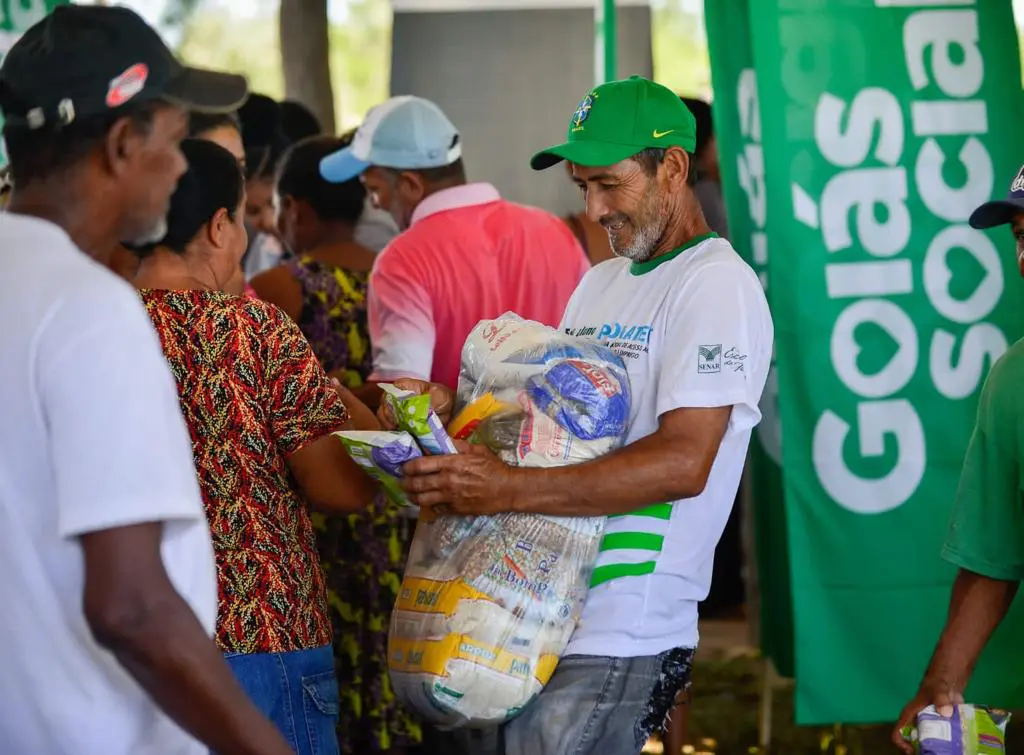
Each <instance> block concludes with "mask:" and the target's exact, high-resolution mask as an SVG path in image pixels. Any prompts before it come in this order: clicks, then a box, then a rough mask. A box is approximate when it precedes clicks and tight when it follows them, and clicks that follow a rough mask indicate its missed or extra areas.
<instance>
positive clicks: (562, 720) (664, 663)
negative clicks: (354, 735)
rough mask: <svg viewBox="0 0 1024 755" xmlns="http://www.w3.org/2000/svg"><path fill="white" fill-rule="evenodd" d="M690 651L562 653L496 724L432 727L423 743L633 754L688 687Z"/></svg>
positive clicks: (492, 751) (457, 749) (451, 754)
mask: <svg viewBox="0 0 1024 755" xmlns="http://www.w3.org/2000/svg"><path fill="white" fill-rule="evenodd" d="M693 654H694V650H693V649H692V648H675V649H673V650H667V651H665V652H664V653H660V654H659V655H651V656H644V657H640V658H609V657H603V656H601V657H598V656H589V655H568V656H565V657H564V658H562V660H561V661H559V663H558V667H557V668H556V669H555V673H554V675H553V676H552V677H551V681H550V682H548V685H547V686H546V687H545V688H544V690H543V691H542V692H541V693H540V695H539V696H538V697H537V699H536V700H534V701H533V702H532V703H530V704H529V705H528V706H526V709H525V710H524V711H523V712H522V713H521V714H519V715H518V716H517V717H516V718H514V719H512V720H511V721H509V722H508V723H507V724H505V725H504V726H503V727H501V729H483V730H470V729H459V730H455V731H451V732H436V731H435V732H431V735H432V736H431V739H436V740H437V741H436V742H431V743H430V746H431V747H432V748H433V750H435V751H439V752H444V753H445V755H456V753H457V754H458V755H639V753H640V751H641V750H642V749H643V747H644V744H645V743H646V742H647V739H648V737H650V736H651V734H653V733H654V732H656V731H660V730H662V728H663V727H664V726H665V724H666V723H667V720H668V714H669V713H670V712H671V710H672V708H673V706H674V704H675V702H676V701H677V699H678V698H679V697H680V695H681V693H683V692H684V691H685V690H686V689H687V688H688V687H689V686H690V670H691V667H692V665H693ZM424 744H425V745H427V744H428V743H427V742H424ZM425 749H426V748H425Z"/></svg>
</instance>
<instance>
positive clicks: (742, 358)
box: [723, 346, 747, 373]
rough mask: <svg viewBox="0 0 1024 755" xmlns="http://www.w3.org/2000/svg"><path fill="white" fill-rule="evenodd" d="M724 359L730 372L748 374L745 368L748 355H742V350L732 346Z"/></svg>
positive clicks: (726, 351) (727, 350)
mask: <svg viewBox="0 0 1024 755" xmlns="http://www.w3.org/2000/svg"><path fill="white" fill-rule="evenodd" d="M723 358H724V359H725V368H726V369H727V370H729V371H730V372H742V373H746V370H745V369H744V368H743V366H744V364H746V361H747V355H746V354H741V353H740V350H739V349H737V348H736V347H735V346H730V347H729V348H728V349H726V350H725V354H724V355H723Z"/></svg>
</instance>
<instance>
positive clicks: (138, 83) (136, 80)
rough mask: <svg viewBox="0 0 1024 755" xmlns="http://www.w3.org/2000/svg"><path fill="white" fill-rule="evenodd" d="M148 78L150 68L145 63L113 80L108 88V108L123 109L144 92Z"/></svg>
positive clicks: (136, 65) (134, 66)
mask: <svg viewBox="0 0 1024 755" xmlns="http://www.w3.org/2000/svg"><path fill="white" fill-rule="evenodd" d="M148 78H149V66H147V65H146V64H145V63H136V64H135V65H133V66H132V67H131V68H129V69H128V70H127V71H125V72H124V73H122V74H121V75H120V76H117V77H116V78H113V79H111V80H110V86H109V87H108V88H107V107H109V108H115V107H121V105H123V104H124V103H126V102H128V100H130V99H131V98H132V97H134V96H135V95H137V94H138V93H139V92H141V91H142V88H143V87H144V86H146V79H148Z"/></svg>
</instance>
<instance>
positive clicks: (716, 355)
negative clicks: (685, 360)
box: [697, 343, 722, 374]
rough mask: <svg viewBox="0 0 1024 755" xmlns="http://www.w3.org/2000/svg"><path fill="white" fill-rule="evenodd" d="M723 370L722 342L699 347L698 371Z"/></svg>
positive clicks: (700, 372) (701, 372)
mask: <svg viewBox="0 0 1024 755" xmlns="http://www.w3.org/2000/svg"><path fill="white" fill-rule="evenodd" d="M721 371H722V344H720V343H716V344H715V345H714V346H698V347H697V373H698V374H704V373H706V372H721Z"/></svg>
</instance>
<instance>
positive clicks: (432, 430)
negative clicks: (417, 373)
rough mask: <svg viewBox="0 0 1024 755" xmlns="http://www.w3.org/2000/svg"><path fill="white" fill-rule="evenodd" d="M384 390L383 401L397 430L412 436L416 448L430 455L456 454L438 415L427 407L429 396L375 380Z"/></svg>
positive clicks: (428, 405)
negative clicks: (417, 445)
mask: <svg viewBox="0 0 1024 755" xmlns="http://www.w3.org/2000/svg"><path fill="white" fill-rule="evenodd" d="M378 385H379V386H380V389H381V390H382V391H384V401H386V402H387V404H388V406H390V407H391V411H392V413H393V414H394V415H395V422H397V424H398V429H399V430H404V431H405V432H407V433H409V434H410V435H412V437H414V438H415V439H416V442H417V443H419V444H420V447H421V448H422V449H423V450H424V451H426V452H427V453H428V454H430V455H431V456H440V455H441V454H454V453H458V451H456V450H455V444H454V443H452V439H451V438H450V437H449V436H448V433H446V432H445V429H444V425H443V424H441V418H440V417H438V416H437V412H435V411H434V410H433V409H432V408H430V396H429V395H428V394H426V393H414V392H412V391H405V390H402V389H401V388H397V387H395V386H393V385H391V383H378Z"/></svg>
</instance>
